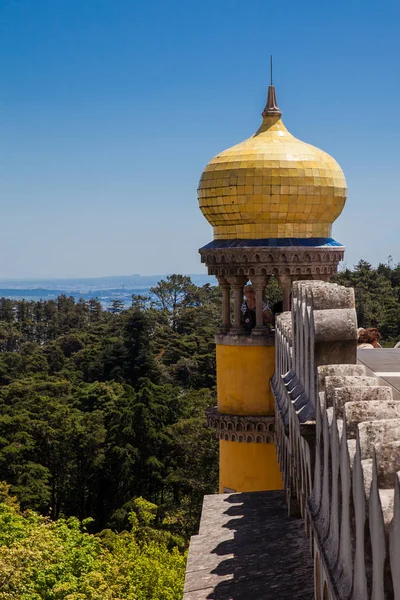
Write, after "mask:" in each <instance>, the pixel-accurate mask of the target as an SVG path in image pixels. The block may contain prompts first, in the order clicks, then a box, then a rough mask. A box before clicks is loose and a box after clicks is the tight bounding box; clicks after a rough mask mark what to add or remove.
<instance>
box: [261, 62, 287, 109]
mask: <svg viewBox="0 0 400 600" xmlns="http://www.w3.org/2000/svg"><path fill="white" fill-rule="evenodd" d="M269 68H270V81H271V83H270V85H269V87H268V98H267V104H266V105H265V108H264V110H263V112H262V116H263V117H281V116H282V113H281V111H280V109H279V106H278V104H277V101H276V93H275V87H274V85H273V84H272V54H271V56H270V57H269Z"/></svg>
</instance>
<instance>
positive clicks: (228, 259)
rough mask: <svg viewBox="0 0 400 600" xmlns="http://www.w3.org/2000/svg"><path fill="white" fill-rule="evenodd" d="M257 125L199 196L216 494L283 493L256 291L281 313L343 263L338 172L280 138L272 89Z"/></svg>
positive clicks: (315, 152)
mask: <svg viewBox="0 0 400 600" xmlns="http://www.w3.org/2000/svg"><path fill="white" fill-rule="evenodd" d="M262 117H263V121H262V124H261V126H260V128H259V129H258V131H257V132H256V133H255V134H254V135H253V136H252V137H250V138H249V139H247V140H245V141H244V142H241V143H240V144H237V145H236V146H233V147H232V148H229V149H228V150H225V151H224V152H221V153H220V154H218V155H217V156H216V157H215V158H213V159H212V160H211V161H210V162H209V164H208V165H207V166H206V168H205V170H204V172H203V174H202V176H201V179H200V183H199V189H198V199H199V204H200V208H201V211H202V212H203V214H204V216H205V217H206V219H207V220H208V221H209V223H210V224H211V225H212V226H213V229H214V240H213V241H212V242H210V243H209V244H207V245H206V246H204V247H203V248H201V249H200V254H201V259H202V262H204V263H205V264H206V265H207V267H208V272H209V274H210V275H215V276H216V277H217V279H218V282H219V285H220V287H221V289H222V298H223V309H222V312H223V314H222V327H221V331H220V333H219V335H217V336H216V351H217V397H218V406H217V407H216V408H214V409H211V410H209V411H208V414H207V416H208V422H209V424H210V425H212V426H213V427H215V428H216V430H217V435H218V438H219V440H220V485H219V489H220V493H223V492H231V491H237V492H244V491H261V490H276V489H281V488H282V479H281V474H280V470H279V465H278V462H277V459H276V453H275V446H274V401H273V397H272V393H271V390H270V379H271V377H272V375H273V372H274V366H275V348H274V335H273V332H271V331H270V329H269V328H268V327H267V326H265V325H264V322H263V312H262V303H263V300H264V290H265V286H266V285H267V283H268V281H269V279H270V278H271V277H272V276H274V277H276V278H277V279H278V281H279V282H280V285H281V287H282V294H283V310H284V311H285V310H288V309H289V306H290V290H291V285H292V282H293V281H295V280H298V279H316V280H325V281H326V280H328V279H329V277H330V276H331V275H332V274H333V273H335V272H336V271H337V266H338V263H339V261H340V260H342V259H343V254H344V247H343V246H342V245H341V244H339V243H338V242H335V240H333V239H332V238H331V228H332V223H333V222H334V221H335V219H336V218H337V217H338V216H339V215H340V213H341V212H342V209H343V206H344V204H345V201H346V193H347V188H346V181H345V178H344V174H343V172H342V170H341V168H340V166H339V165H338V163H337V162H336V161H335V160H334V159H333V158H332V157H331V156H329V155H328V154H326V153H325V152H323V151H322V150H319V149H318V148H315V147H314V146H311V145H310V144H306V143H305V142H301V141H300V140H298V139H296V138H295V137H293V135H291V134H290V133H289V132H288V130H287V129H286V127H285V126H284V124H283V123H282V120H281V112H280V110H279V108H278V106H277V103H276V96H275V88H274V87H273V86H272V85H271V86H270V87H269V89H268V100H267V105H266V107H265V109H264V111H263V113H262ZM248 282H251V284H252V285H253V288H254V290H255V295H256V326H255V327H254V329H253V330H252V331H251V334H250V335H249V334H247V333H246V332H245V330H244V329H243V328H242V325H241V305H242V300H243V287H244V285H245V284H246V283H248ZM231 292H232V295H233V304H234V306H233V322H231Z"/></svg>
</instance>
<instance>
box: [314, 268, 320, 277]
mask: <svg viewBox="0 0 400 600" xmlns="http://www.w3.org/2000/svg"><path fill="white" fill-rule="evenodd" d="M315 273H316V275H320V273H321V271H320V268H319V267H315Z"/></svg>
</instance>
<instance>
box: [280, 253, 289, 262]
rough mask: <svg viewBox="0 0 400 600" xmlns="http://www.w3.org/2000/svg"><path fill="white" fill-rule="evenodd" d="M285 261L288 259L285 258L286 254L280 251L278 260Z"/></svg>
mask: <svg viewBox="0 0 400 600" xmlns="http://www.w3.org/2000/svg"><path fill="white" fill-rule="evenodd" d="M287 261H288V259H287V256H286V254H284V253H282V254H281V255H280V257H279V262H281V263H287Z"/></svg>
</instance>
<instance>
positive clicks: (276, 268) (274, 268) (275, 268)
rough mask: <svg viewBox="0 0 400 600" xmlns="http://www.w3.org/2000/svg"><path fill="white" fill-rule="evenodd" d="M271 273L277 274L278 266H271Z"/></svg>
mask: <svg viewBox="0 0 400 600" xmlns="http://www.w3.org/2000/svg"><path fill="white" fill-rule="evenodd" d="M272 274H273V275H279V269H278V267H273V268H272Z"/></svg>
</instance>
